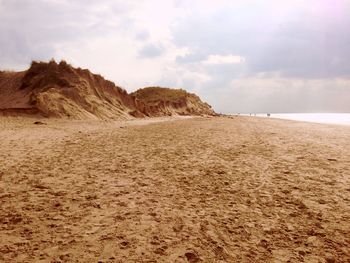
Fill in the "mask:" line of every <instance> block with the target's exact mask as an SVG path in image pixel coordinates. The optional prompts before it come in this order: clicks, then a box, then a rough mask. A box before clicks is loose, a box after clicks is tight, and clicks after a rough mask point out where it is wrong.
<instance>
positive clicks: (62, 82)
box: [0, 61, 213, 119]
mask: <svg viewBox="0 0 350 263" xmlns="http://www.w3.org/2000/svg"><path fill="white" fill-rule="evenodd" d="M166 90H170V89H166ZM182 92H184V91H182ZM146 93H148V94H149V96H153V95H152V94H153V92H152V90H150V89H143V90H142V91H139V92H135V93H134V94H132V95H130V94H128V93H127V92H126V91H125V90H124V89H122V88H120V87H118V86H116V85H115V84H114V83H113V82H110V81H108V80H105V79H104V78H103V77H101V76H100V75H96V74H92V73H91V72H90V71H89V70H84V69H80V68H73V67H72V66H70V65H68V64H67V63H66V62H60V63H59V64H57V63H56V62H54V61H51V62H49V63H43V62H33V63H32V65H31V67H30V68H29V69H28V70H27V71H23V72H0V114H2V115H23V114H28V115H33V114H36V115H41V116H44V117H70V118H74V119H130V118H133V117H145V116H150V117H152V116H165V115H172V114H182V115H189V114H195V115H198V114H207V113H204V112H205V111H203V110H201V111H200V112H199V111H198V110H199V109H202V108H203V109H204V108H206V106H203V105H207V104H203V103H202V102H201V101H200V99H199V98H198V97H197V96H195V95H193V94H188V93H187V94H188V96H182V97H181V98H178V99H177V100H168V99H166V98H165V99H162V98H158V99H157V101H149V100H145V99H143V98H144V96H139V95H140V94H146ZM157 94H158V93H157ZM163 95H166V94H165V93H164V94H163ZM138 97H139V98H138ZM199 103H201V104H199ZM197 104H198V105H197ZM202 104H203V105H202ZM209 108H210V107H209ZM207 112H208V113H209V112H210V111H207ZM211 113H213V111H211Z"/></svg>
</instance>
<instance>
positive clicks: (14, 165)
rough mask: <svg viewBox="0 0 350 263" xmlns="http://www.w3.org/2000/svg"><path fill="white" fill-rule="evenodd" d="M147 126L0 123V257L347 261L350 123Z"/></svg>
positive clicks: (216, 121)
mask: <svg viewBox="0 0 350 263" xmlns="http://www.w3.org/2000/svg"><path fill="white" fill-rule="evenodd" d="M157 121H159V119H156V120H152V121H136V122H115V123H103V122H77V121H75V122H68V121H58V120H45V121H44V122H46V123H47V124H46V125H34V124H33V120H32V119H15V118H13V119H11V118H2V119H0V149H1V151H0V204H1V207H0V261H2V262H99V261H100V262H187V261H189V262H328V263H329V262H348V261H350V127H341V126H331V125H321V124H310V123H301V122H293V121H285V120H274V119H262V118H249V117H233V118H232V119H229V118H193V119H183V120H174V121H164V119H162V122H157ZM141 124H147V125H141Z"/></svg>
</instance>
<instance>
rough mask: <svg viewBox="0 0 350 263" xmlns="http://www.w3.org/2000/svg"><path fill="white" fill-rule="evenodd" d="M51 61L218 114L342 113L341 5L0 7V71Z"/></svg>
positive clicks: (344, 41) (186, 1)
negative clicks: (168, 93) (186, 99)
mask: <svg viewBox="0 0 350 263" xmlns="http://www.w3.org/2000/svg"><path fill="white" fill-rule="evenodd" d="M51 58H55V59H56V60H60V59H64V60H66V61H67V62H69V63H71V64H72V65H74V66H77V67H78V66H79V67H83V68H88V69H90V70H91V71H93V72H94V73H99V74H101V75H103V76H104V77H106V78H107V79H110V80H112V81H114V82H115V83H116V84H118V85H120V86H122V87H123V88H125V89H126V90H128V91H133V90H135V89H137V88H140V87H144V86H151V85H160V86H168V87H177V88H184V89H186V90H188V91H190V92H195V93H197V94H198V95H200V96H201V97H202V98H203V99H204V100H205V101H207V102H208V103H210V104H211V105H212V106H213V107H214V109H215V110H216V111H218V112H226V113H235V112H247V113H249V112H350V0H308V1H305V0H300V1H299V0H283V1H281V0H216V1H212V0H134V1H133V0H129V1H121V0H0V69H12V70H22V69H26V68H27V67H28V65H29V64H30V62H31V60H44V61H47V60H49V59H51Z"/></svg>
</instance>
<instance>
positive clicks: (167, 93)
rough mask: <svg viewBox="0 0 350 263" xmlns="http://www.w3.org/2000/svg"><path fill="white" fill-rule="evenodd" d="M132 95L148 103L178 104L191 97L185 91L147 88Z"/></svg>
mask: <svg viewBox="0 0 350 263" xmlns="http://www.w3.org/2000/svg"><path fill="white" fill-rule="evenodd" d="M131 95H133V96H135V97H136V98H138V99H139V100H142V101H144V102H146V103H148V102H154V101H160V100H164V101H170V102H177V101H179V100H181V99H183V98H185V97H187V96H189V95H190V93H188V92H187V91H185V90H183V89H170V88H162V87H147V88H143V89H139V90H137V91H135V92H133V93H131ZM191 95H192V94H191Z"/></svg>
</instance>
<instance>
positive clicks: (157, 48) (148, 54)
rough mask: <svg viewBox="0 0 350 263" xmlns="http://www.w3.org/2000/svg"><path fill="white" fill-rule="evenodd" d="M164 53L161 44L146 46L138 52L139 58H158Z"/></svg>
mask: <svg viewBox="0 0 350 263" xmlns="http://www.w3.org/2000/svg"><path fill="white" fill-rule="evenodd" d="M164 52H165V48H164V46H163V45H161V44H152V43H150V44H146V45H144V46H143V47H142V48H141V49H140V51H139V57H140V58H154V57H159V56H161V55H162V54H163V53H164Z"/></svg>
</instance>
